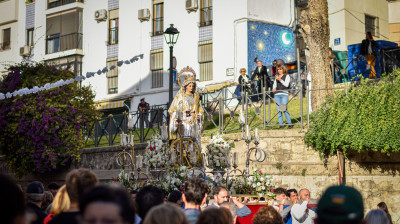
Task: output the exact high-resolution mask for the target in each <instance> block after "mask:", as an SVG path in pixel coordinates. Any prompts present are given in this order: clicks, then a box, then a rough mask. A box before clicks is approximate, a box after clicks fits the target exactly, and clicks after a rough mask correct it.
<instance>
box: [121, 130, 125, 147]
mask: <svg viewBox="0 0 400 224" xmlns="http://www.w3.org/2000/svg"><path fill="white" fill-rule="evenodd" d="M124 136H125V134H124V132H123V131H122V133H121V145H124Z"/></svg>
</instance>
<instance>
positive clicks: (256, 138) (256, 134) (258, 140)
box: [254, 128, 260, 142]
mask: <svg viewBox="0 0 400 224" xmlns="http://www.w3.org/2000/svg"><path fill="white" fill-rule="evenodd" d="M254 137H255V140H256V141H257V142H260V134H259V133H258V128H256V129H255V130H254Z"/></svg>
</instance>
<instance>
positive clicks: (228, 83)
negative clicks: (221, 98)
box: [203, 81, 233, 92]
mask: <svg viewBox="0 0 400 224" xmlns="http://www.w3.org/2000/svg"><path fill="white" fill-rule="evenodd" d="M232 84H233V82H232V81H226V82H224V83H218V84H211V85H207V86H206V87H205V88H204V89H203V92H214V91H217V90H220V89H222V88H224V87H227V86H231V85H232Z"/></svg>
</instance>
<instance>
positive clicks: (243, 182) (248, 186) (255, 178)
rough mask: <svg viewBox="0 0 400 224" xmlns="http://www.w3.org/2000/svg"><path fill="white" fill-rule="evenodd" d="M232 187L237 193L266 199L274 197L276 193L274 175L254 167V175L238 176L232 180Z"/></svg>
mask: <svg viewBox="0 0 400 224" xmlns="http://www.w3.org/2000/svg"><path fill="white" fill-rule="evenodd" d="M229 184H230V189H231V190H234V191H235V192H236V193H237V194H250V195H258V196H260V197H264V198H265V200H269V199H274V198H275V194H274V193H273V191H274V184H273V179H272V176H267V174H265V173H262V172H261V170H260V169H258V168H254V169H253V175H252V176H249V177H248V178H239V177H238V178H236V179H235V180H233V181H231V182H230V183H229Z"/></svg>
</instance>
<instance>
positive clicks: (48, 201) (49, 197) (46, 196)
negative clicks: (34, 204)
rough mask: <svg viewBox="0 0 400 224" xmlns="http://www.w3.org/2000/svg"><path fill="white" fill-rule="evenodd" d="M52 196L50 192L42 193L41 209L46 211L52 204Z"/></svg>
mask: <svg viewBox="0 0 400 224" xmlns="http://www.w3.org/2000/svg"><path fill="white" fill-rule="evenodd" d="M53 199H54V197H53V194H52V193H51V192H50V191H45V192H44V197H43V203H42V208H44V209H46V208H47V206H49V205H50V204H51V203H52V202H53Z"/></svg>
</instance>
